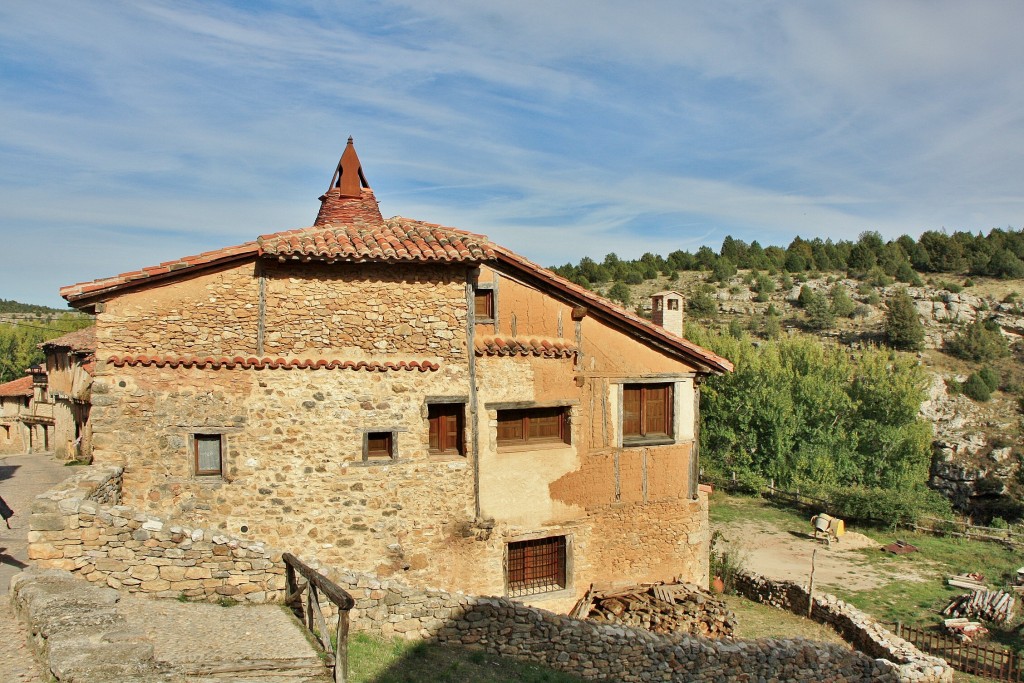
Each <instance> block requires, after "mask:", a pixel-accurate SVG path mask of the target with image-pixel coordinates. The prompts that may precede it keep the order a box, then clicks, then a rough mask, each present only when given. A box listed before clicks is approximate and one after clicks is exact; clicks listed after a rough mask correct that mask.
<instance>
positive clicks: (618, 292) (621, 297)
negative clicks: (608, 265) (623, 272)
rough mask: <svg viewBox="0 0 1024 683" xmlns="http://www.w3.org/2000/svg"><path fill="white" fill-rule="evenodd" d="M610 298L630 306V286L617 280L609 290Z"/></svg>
mask: <svg viewBox="0 0 1024 683" xmlns="http://www.w3.org/2000/svg"><path fill="white" fill-rule="evenodd" d="M608 298H609V299H612V300H614V301H618V302H619V303H621V304H622V305H623V306H629V300H630V295H629V287H627V286H626V284H625V283H623V282H616V283H615V284H614V285H612V287H611V289H609V290H608Z"/></svg>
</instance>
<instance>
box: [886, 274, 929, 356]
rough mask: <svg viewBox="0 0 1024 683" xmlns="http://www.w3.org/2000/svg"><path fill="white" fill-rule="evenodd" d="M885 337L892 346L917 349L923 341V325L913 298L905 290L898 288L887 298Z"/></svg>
mask: <svg viewBox="0 0 1024 683" xmlns="http://www.w3.org/2000/svg"><path fill="white" fill-rule="evenodd" d="M885 337H886V339H887V340H888V341H889V345H890V346H892V347H893V348H897V349H903V350H904V351H917V350H919V349H920V348H921V346H922V344H923V342H924V325H922V324H921V318H920V316H918V314H917V308H916V307H915V306H914V300H913V299H911V298H910V295H909V294H907V290H905V289H900V290H898V291H897V292H896V293H895V294H894V295H893V296H892V297H891V298H890V299H889V310H888V311H887V312H886V314H885Z"/></svg>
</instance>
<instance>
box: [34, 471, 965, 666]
mask: <svg viewBox="0 0 1024 683" xmlns="http://www.w3.org/2000/svg"><path fill="white" fill-rule="evenodd" d="M121 476H122V470H121V468H118V467H91V468H88V469H83V471H81V472H79V473H77V474H76V475H75V476H73V477H72V478H70V479H68V480H67V481H65V482H64V483H63V484H61V485H60V486H58V487H57V488H55V489H53V490H51V491H49V492H47V493H46V494H43V495H42V496H39V497H38V498H37V499H36V501H35V503H33V506H32V510H31V519H30V529H31V530H30V532H29V539H28V540H29V557H30V558H31V559H33V560H35V561H36V562H37V565H38V566H39V567H40V568H43V569H45V568H57V569H65V570H68V571H69V572H74V573H78V574H80V575H82V576H84V577H85V578H86V579H88V580H89V581H91V582H93V583H94V584H105V585H107V586H110V587H112V588H117V589H121V590H128V591H132V592H142V593H149V594H152V595H154V596H156V597H178V596H181V595H184V596H186V597H190V598H193V599H203V600H209V601H216V600H219V599H222V598H224V597H231V598H234V599H238V600H245V601H249V602H271V601H280V600H281V599H282V598H283V588H284V565H283V563H282V562H281V555H280V553H279V552H276V551H273V550H270V549H268V548H265V547H264V546H263V545H262V544H259V543H248V542H245V541H241V540H238V539H234V538H229V537H227V536H223V535H220V534H217V533H215V532H211V531H209V530H204V529H189V528H185V527H181V526H175V525H171V524H169V523H168V522H166V521H165V520H162V519H159V518H156V517H152V516H149V515H145V514H140V513H137V512H136V511H134V510H133V509H132V508H129V507H126V506H123V505H118V504H116V503H117V502H118V501H119V500H120V496H119V483H120V478H121ZM314 564H315V563H314ZM322 571H323V573H325V574H326V575H327V576H328V577H329V578H331V579H332V580H334V581H335V582H336V583H338V584H339V585H340V586H341V587H342V588H345V589H346V590H348V591H349V592H350V593H351V594H352V597H353V598H354V599H355V608H354V609H353V611H352V614H351V617H352V627H353V629H355V630H365V631H374V632H378V633H381V634H383V635H385V636H402V637H405V638H408V639H420V638H424V639H430V640H435V641H438V642H441V643H447V644H456V645H462V646H468V647H474V648H482V649H483V650H486V651H488V652H492V653H495V654H501V655H505V656H511V657H515V658H518V659H525V660H530V661H534V662H538V663H541V664H544V665H546V666H549V667H552V668H555V669H560V670H563V671H567V672H570V673H574V674H577V675H581V676H584V677H587V678H590V679H593V680H605V681H612V680H614V681H624V682H626V683H630V682H632V681H638V682H639V681H664V682H666V683H669V682H676V681H680V682H681V681H716V680H726V679H727V680H759V679H764V680H775V681H791V682H794V683H802V682H803V681H820V680H829V681H837V682H840V683H842V682H848V683H852V682H854V681H891V682H893V683H904V682H907V683H909V682H922V683H930V682H933V681H934V682H938V683H947V682H949V681H951V680H952V671H951V669H950V668H949V667H948V666H947V665H946V664H945V662H943V661H942V660H939V659H935V658H933V657H929V656H927V655H924V654H922V653H920V652H919V651H918V650H917V649H916V648H914V647H913V646H912V645H910V644H909V643H907V642H906V641H904V640H902V639H899V638H896V637H895V636H893V635H892V634H890V633H888V632H887V631H885V630H884V629H882V628H881V627H880V626H878V625H877V624H876V623H875V622H873V621H872V620H871V619H870V618H868V617H867V616H866V615H864V614H863V613H861V612H859V611H857V610H855V609H854V608H852V607H850V606H849V605H846V604H845V603H842V602H841V601H839V600H837V599H836V598H833V597H832V596H824V595H823V596H820V597H815V603H814V615H815V617H816V618H817V619H818V620H820V621H826V622H828V623H830V624H832V625H834V626H835V627H836V629H837V630H839V631H840V632H841V633H844V634H845V635H846V636H847V638H849V639H850V640H851V642H853V643H855V644H856V645H857V646H858V647H860V648H863V649H864V650H865V651H867V652H868V653H869V654H864V653H863V652H860V651H858V650H851V649H849V648H844V647H842V646H838V645H832V644H825V643H817V642H812V641H808V640H803V639H766V640H759V641H742V640H719V641H715V640H706V639H702V638H693V637H690V636H686V635H681V634H678V635H656V634H653V633H650V632H648V631H645V630H643V629H637V628H631V627H626V626H613V625H607V624H597V623H592V622H588V621H580V620H576V619H570V618H569V617H566V616H562V615H558V614H554V613H552V612H548V611H547V610H543V609H539V608H533V607H526V606H524V605H521V604H519V603H516V602H513V601H511V600H508V599H505V598H486V597H474V596H468V595H463V594H459V593H449V592H445V591H440V590H431V589H420V588H413V587H410V586H407V585H405V584H402V583H400V582H398V581H395V580H390V579H388V580H380V579H378V578H377V577H374V576H372V575H368V574H359V573H353V572H344V571H339V570H332V569H329V568H323V569H322ZM739 583H740V587H741V590H742V591H743V592H744V593H746V594H747V596H748V597H751V598H752V599H755V600H758V601H760V602H764V603H767V604H773V605H775V606H777V607H781V608H785V609H789V610H792V611H795V612H798V613H800V612H801V610H802V611H803V613H806V610H807V594H806V591H804V590H803V589H802V588H800V587H799V586H797V585H796V584H792V583H788V582H773V581H769V580H767V579H763V578H762V577H757V576H755V575H744V576H742V577H741V579H740V581H739ZM869 655H870V656H869ZM872 657H878V658H877V659H872ZM890 660H892V661H890ZM894 662H895V663H894Z"/></svg>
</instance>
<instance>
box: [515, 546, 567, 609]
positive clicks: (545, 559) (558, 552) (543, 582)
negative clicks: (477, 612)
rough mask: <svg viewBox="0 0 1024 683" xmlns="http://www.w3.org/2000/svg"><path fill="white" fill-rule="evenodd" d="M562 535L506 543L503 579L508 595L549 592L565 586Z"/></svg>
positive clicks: (564, 558) (564, 548)
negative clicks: (506, 559)
mask: <svg viewBox="0 0 1024 683" xmlns="http://www.w3.org/2000/svg"><path fill="white" fill-rule="evenodd" d="M565 553H566V542H565V536H551V537H549V538H538V539H535V540H532V541H516V542H513V543H509V544H508V562H507V565H506V579H507V582H508V594H509V595H510V596H513V597H515V596H521V595H535V594H537V593H549V592H551V591H557V590H561V589H563V588H565V586H566V557H565Z"/></svg>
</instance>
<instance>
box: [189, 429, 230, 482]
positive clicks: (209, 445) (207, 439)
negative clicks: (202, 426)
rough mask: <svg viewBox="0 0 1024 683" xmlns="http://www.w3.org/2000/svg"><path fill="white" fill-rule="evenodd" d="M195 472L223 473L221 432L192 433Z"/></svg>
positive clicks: (215, 474)
mask: <svg viewBox="0 0 1024 683" xmlns="http://www.w3.org/2000/svg"><path fill="white" fill-rule="evenodd" d="M192 445H193V446H194V448H195V472H196V475H198V476H210V475H213V476H220V475H221V474H223V469H222V468H223V452H224V443H223V435H222V434H194V435H193V436H192Z"/></svg>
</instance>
